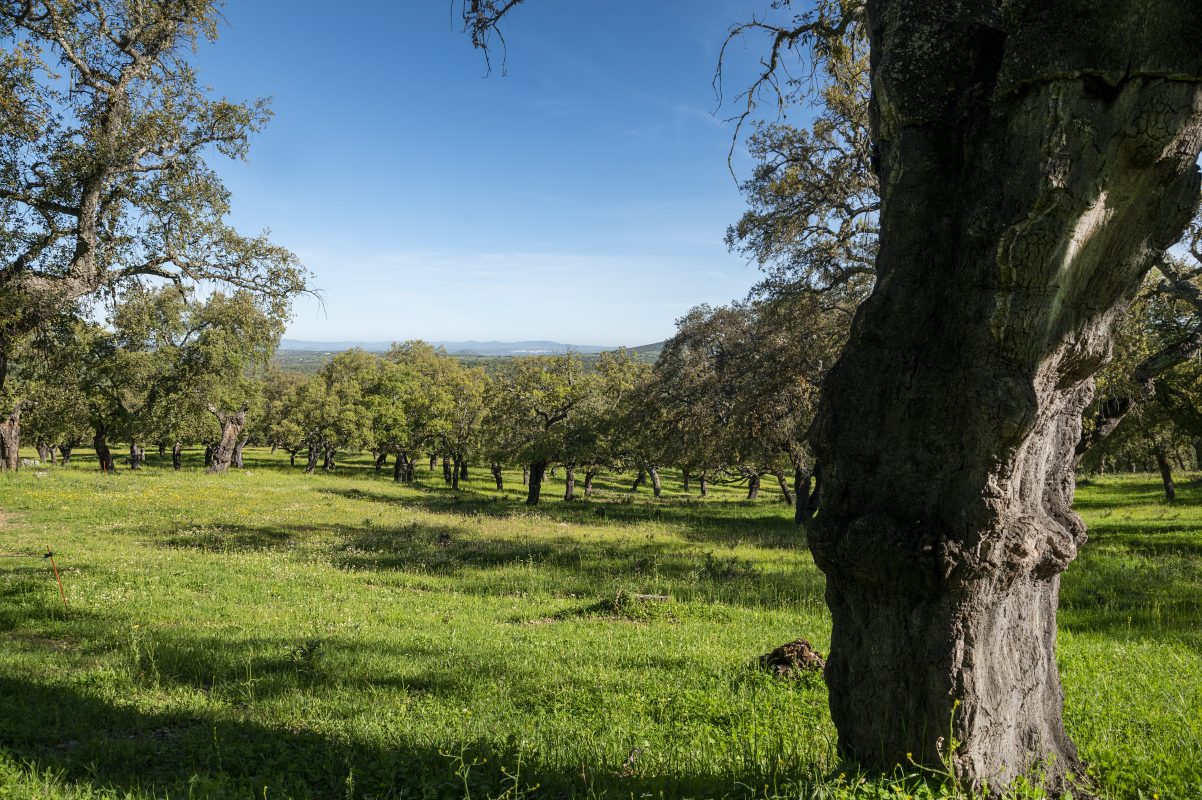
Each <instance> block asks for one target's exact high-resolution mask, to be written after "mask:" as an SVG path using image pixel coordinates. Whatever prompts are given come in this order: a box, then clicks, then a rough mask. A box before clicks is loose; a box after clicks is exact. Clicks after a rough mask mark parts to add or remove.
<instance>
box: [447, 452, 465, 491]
mask: <svg viewBox="0 0 1202 800" xmlns="http://www.w3.org/2000/svg"><path fill="white" fill-rule="evenodd" d="M443 464H444V465H445V464H446V462H445V461H444V462H443ZM460 464H461V462H460V457H459V456H455V457H454V460H453V461H452V462H451V488H452V489H454V490H455V491H459V467H460Z"/></svg>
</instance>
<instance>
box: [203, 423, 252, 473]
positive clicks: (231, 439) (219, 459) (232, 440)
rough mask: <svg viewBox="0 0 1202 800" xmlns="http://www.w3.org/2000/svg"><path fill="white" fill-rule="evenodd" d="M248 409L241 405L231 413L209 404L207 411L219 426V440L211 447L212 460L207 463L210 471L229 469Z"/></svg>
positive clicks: (216, 471)
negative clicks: (215, 418)
mask: <svg viewBox="0 0 1202 800" xmlns="http://www.w3.org/2000/svg"><path fill="white" fill-rule="evenodd" d="M248 410H250V407H249V406H242V408H240V409H238V410H237V411H235V412H233V413H226V412H224V411H221V410H220V409H218V408H216V407H215V406H209V411H211V412H212V413H213V416H215V417H217V424H219V425H220V426H221V440H220V441H219V442H217V446H216V447H214V448H213V461H212V463H210V464H209V472H210V473H218V472H225V471H226V470H227V469H229V466H230V462H231V461H232V460H233V458H234V451H235V449H237V447H238V441H239V440H238V437H239V436H241V435H242V429H243V428H245V427H246V412H247V411H248Z"/></svg>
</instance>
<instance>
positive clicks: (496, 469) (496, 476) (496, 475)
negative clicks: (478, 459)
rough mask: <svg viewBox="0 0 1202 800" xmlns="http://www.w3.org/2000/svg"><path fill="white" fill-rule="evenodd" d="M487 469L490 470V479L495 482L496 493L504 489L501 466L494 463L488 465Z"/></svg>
mask: <svg viewBox="0 0 1202 800" xmlns="http://www.w3.org/2000/svg"><path fill="white" fill-rule="evenodd" d="M489 469H491V470H492V477H493V480H495V481H496V482H497V491H498V492H499V491H501V490H502V489H504V488H505V478H504V477H503V476H502V475H501V465H500V464H499V463H498V462H496V461H494V462H492V463H491V464H489Z"/></svg>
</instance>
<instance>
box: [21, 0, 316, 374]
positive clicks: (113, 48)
mask: <svg viewBox="0 0 1202 800" xmlns="http://www.w3.org/2000/svg"><path fill="white" fill-rule="evenodd" d="M219 5H220V3H219V2H217V0H164V2H153V3H150V2H125V0H80V2H69V3H63V2H52V0H31V1H29V2H24V1H23V2H4V3H0V36H2V37H4V39H5V40H6V42H7V47H6V49H5V50H3V51H2V52H0V73H2V74H3V79H2V80H0V123H2V124H0V297H2V298H3V299H2V300H0V305H2V307H3V313H0V387H2V386H3V383H4V379H5V376H6V375H7V372H8V361H9V357H10V355H11V353H12V351H13V348H14V347H16V346H17V345H18V343H19V340H20V339H21V337H23V336H26V335H28V334H30V333H31V332H32V331H33V330H34V329H35V328H36V327H37V326H38V325H39V324H41V323H42V322H44V321H45V320H46V319H47V318H48V317H49V316H51V315H53V314H55V313H60V312H61V310H62V309H63V308H66V307H70V306H71V305H72V304H73V303H74V302H75V301H76V300H79V299H82V298H94V297H95V296H96V295H97V294H98V293H100V292H102V291H105V292H107V291H109V290H112V289H115V288H118V287H121V286H122V285H124V284H126V283H127V282H129V281H131V280H134V279H138V278H150V279H155V280H163V281H169V282H174V283H178V284H184V283H190V282H197V281H216V282H219V283H222V284H225V285H228V286H232V287H235V288H241V289H246V290H249V291H252V292H254V293H256V294H258V295H260V296H262V297H265V298H267V299H268V300H269V301H270V302H273V303H276V304H280V305H282V304H286V303H287V300H288V298H289V297H290V296H292V295H293V294H295V293H296V292H298V291H301V290H303V289H304V286H305V273H304V270H303V269H302V268H301V266H300V265H299V264H298V262H297V259H296V257H295V256H294V255H293V254H292V253H290V252H289V251H287V250H286V249H284V248H282V247H279V246H278V245H275V244H273V243H271V241H270V240H269V239H268V238H267V236H266V235H265V234H264V235H258V236H244V235H242V234H239V233H238V232H236V231H235V230H234V229H233V228H231V227H230V226H229V225H227V224H226V223H225V221H224V218H225V216H226V214H227V213H228V211H229V197H228V192H227V191H226V190H225V188H224V187H223V185H222V183H221V181H220V179H219V178H218V176H217V174H216V173H215V172H214V171H213V169H212V168H211V167H210V166H209V165H208V163H207V161H206V158H207V157H208V155H209V154H211V153H214V152H216V153H219V154H221V155H223V156H227V157H234V158H237V157H241V156H243V155H245V153H246V151H247V145H248V142H249V139H250V136H251V135H252V134H253V133H255V132H256V131H258V130H259V129H260V128H261V127H262V126H263V124H264V123H265V122H266V121H267V119H268V117H269V116H270V112H269V109H268V106H267V103H266V102H265V101H256V102H254V103H249V104H247V103H236V102H231V101H228V100H224V99H213V98H211V97H209V96H208V95H207V93H206V90H205V89H203V88H202V86H201V85H200V83H199V82H198V80H197V76H196V71H195V68H194V67H193V66H192V64H191V63H190V61H189V59H188V57H187V55H188V52H189V51H190V49H192V48H194V47H195V46H196V45H197V44H198V43H199V42H200V41H201V40H203V39H213V38H215V37H216V35H217V27H218V23H219V20H220V14H219V10H218V9H219Z"/></svg>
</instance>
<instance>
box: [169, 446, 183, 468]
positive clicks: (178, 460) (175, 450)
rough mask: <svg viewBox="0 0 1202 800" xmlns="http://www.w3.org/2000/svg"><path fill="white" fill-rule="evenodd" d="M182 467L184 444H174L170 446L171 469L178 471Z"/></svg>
mask: <svg viewBox="0 0 1202 800" xmlns="http://www.w3.org/2000/svg"><path fill="white" fill-rule="evenodd" d="M183 465H184V443H183V442H176V443H175V444H173V445H171V468H172V469H175V470H178V469H179V468H180V467H182V466H183Z"/></svg>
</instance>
